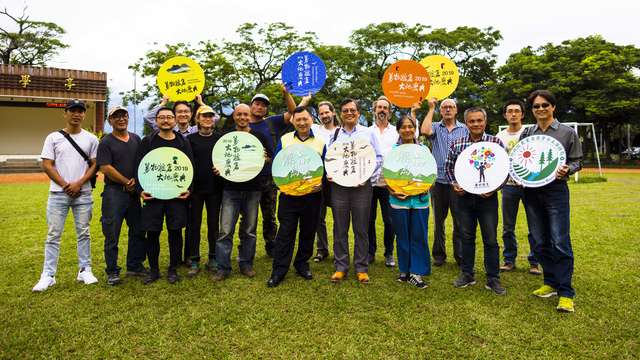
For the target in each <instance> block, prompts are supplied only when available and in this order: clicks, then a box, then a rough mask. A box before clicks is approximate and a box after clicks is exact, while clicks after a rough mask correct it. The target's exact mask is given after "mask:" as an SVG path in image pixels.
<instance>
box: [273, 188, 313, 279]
mask: <svg viewBox="0 0 640 360" xmlns="http://www.w3.org/2000/svg"><path fill="white" fill-rule="evenodd" d="M321 206H322V193H320V192H317V193H313V194H308V195H304V196H290V195H286V194H283V193H280V200H279V206H278V221H279V222H280V227H279V229H278V234H277V236H276V241H275V248H274V253H273V270H272V272H271V276H272V277H273V276H279V277H284V276H285V275H286V274H287V272H288V271H289V264H291V258H292V257H293V248H294V247H295V242H296V232H297V230H298V223H300V235H299V240H298V252H297V253H296V258H295V260H294V261H293V267H294V268H295V269H296V270H298V271H300V272H302V271H307V270H309V259H310V258H311V255H313V240H314V237H315V233H316V230H317V229H318V222H319V221H320V210H321Z"/></svg>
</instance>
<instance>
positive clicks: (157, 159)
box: [138, 147, 193, 200]
mask: <svg viewBox="0 0 640 360" xmlns="http://www.w3.org/2000/svg"><path fill="white" fill-rule="evenodd" d="M138 179H139V180H140V186H142V189H143V190H144V191H146V192H148V193H149V194H151V196H153V197H154V198H156V199H160V200H169V199H174V198H176V197H178V196H180V194H181V193H183V192H185V191H187V190H188V188H189V186H190V185H191V180H193V165H192V164H191V160H189V158H188V157H187V155H185V153H183V152H182V151H180V150H178V149H176V148H173V147H161V148H157V149H154V150H151V151H149V153H147V155H145V156H144V157H143V158H142V161H140V165H139V166H138Z"/></svg>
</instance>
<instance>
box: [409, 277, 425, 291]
mask: <svg viewBox="0 0 640 360" xmlns="http://www.w3.org/2000/svg"><path fill="white" fill-rule="evenodd" d="M409 284H411V285H413V286H415V287H417V288H418V289H426V288H427V286H428V285H427V283H426V282H424V280H422V276H420V275H416V274H411V275H410V276H409Z"/></svg>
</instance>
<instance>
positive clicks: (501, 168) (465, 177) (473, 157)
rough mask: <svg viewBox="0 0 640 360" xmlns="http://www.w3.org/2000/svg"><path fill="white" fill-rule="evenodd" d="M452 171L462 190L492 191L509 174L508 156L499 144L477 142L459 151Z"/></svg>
mask: <svg viewBox="0 0 640 360" xmlns="http://www.w3.org/2000/svg"><path fill="white" fill-rule="evenodd" d="M454 171H455V176H456V181H457V182H458V185H460V187H462V188H463V189H464V191H466V192H468V193H472V194H478V195H479V194H484V193H488V192H492V191H494V190H496V189H497V188H499V187H500V185H502V184H503V183H504V181H505V179H506V178H507V175H508V174H509V156H508V155H507V151H506V150H505V149H504V148H503V147H502V146H500V144H496V143H494V142H489V141H481V142H477V143H475V144H473V145H471V146H469V147H468V148H466V149H464V151H462V152H461V153H460V155H459V156H458V159H457V160H456V166H455V170H454Z"/></svg>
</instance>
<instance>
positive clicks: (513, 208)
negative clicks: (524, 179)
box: [502, 185, 538, 265]
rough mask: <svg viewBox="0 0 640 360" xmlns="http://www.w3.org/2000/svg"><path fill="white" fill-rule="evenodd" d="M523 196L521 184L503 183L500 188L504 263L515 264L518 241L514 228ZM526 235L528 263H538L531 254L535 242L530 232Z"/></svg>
mask: <svg viewBox="0 0 640 360" xmlns="http://www.w3.org/2000/svg"><path fill="white" fill-rule="evenodd" d="M523 196H524V189H523V188H522V187H521V186H516V185H505V186H504V187H503V188H502V242H503V243H504V249H503V251H502V256H503V257H504V262H505V264H513V265H515V264H516V257H517V256H518V241H517V240H516V233H515V228H516V219H517V217H518V208H519V207H520V200H522V198H523ZM527 237H528V239H529V256H527V259H528V260H529V264H530V265H538V260H537V259H536V256H535V255H534V254H533V248H534V247H535V243H534V241H533V237H532V236H531V233H529V234H528V236H527Z"/></svg>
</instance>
